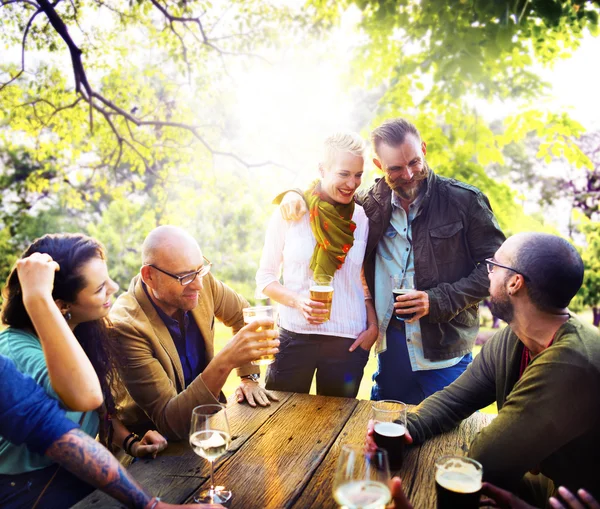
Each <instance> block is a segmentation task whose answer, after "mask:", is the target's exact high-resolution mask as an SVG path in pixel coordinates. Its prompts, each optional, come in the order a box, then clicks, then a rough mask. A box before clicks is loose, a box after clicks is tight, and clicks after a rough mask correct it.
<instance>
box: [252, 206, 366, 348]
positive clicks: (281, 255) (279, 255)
mask: <svg viewBox="0 0 600 509" xmlns="http://www.w3.org/2000/svg"><path fill="white" fill-rule="evenodd" d="M352 220H353V221H354V222H355V223H356V230H354V244H353V246H352V248H351V249H350V251H348V254H347V256H346V262H345V263H344V265H343V266H342V268H341V269H339V270H337V271H336V272H335V276H334V278H333V302H332V306H331V318H330V319H329V321H327V322H325V323H323V324H321V325H311V324H309V323H308V322H307V321H306V318H304V315H303V314H302V313H301V312H300V311H298V310H297V309H295V308H291V307H288V306H279V325H280V326H281V327H283V328H284V329H287V330H289V331H292V332H298V333H304V334H323V335H327V336H340V337H347V338H356V337H357V336H358V335H359V334H360V333H361V332H362V331H364V330H365V329H366V328H367V324H366V322H367V312H366V309H365V293H364V289H363V285H362V282H361V268H362V263H363V259H364V257H365V249H366V246H367V235H368V233H369V222H368V219H367V216H366V215H365V211H364V210H363V208H362V207H361V206H359V205H356V206H355V207H354V214H353V216H352ZM315 244H316V240H315V237H314V235H313V233H312V230H311V228H310V222H309V218H308V213H307V214H304V216H303V217H302V219H300V220H299V221H285V220H284V219H283V218H282V217H281V212H280V211H279V208H277V209H276V210H275V211H274V212H273V215H272V216H271V220H270V221H269V225H268V227H267V234H266V236H265V245H264V247H263V251H262V256H261V259H260V267H259V269H258V272H257V273H256V286H257V288H258V289H259V290H260V291H262V290H264V289H265V287H267V286H268V285H269V284H271V283H273V282H274V281H279V277H280V275H281V268H282V265H283V281H280V282H281V284H282V285H283V286H285V287H286V288H288V289H290V290H293V291H294V292H296V293H299V294H300V295H302V296H306V297H308V296H309V287H310V280H311V278H312V275H313V273H312V270H311V269H310V268H309V264H310V259H311V257H312V254H313V251H314V248H315Z"/></svg>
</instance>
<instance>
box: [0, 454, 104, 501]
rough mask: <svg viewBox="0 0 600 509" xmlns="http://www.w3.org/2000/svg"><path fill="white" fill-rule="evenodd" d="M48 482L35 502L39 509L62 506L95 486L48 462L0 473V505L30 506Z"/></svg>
mask: <svg viewBox="0 0 600 509" xmlns="http://www.w3.org/2000/svg"><path fill="white" fill-rule="evenodd" d="M55 473H56V475H55V476H54V474H55ZM52 476H54V478H53V477H52ZM50 480H51V481H50ZM48 483H50V484H49V485H48V488H46V491H44V494H43V495H42V497H41V498H40V501H39V503H38V505H37V507H38V508H39V509H66V508H67V507H71V506H72V505H75V504H76V503H77V502H79V501H80V500H81V499H83V498H84V497H86V496H88V495H89V494H90V493H91V492H92V491H94V489H95V488H94V487H93V486H91V485H89V484H87V483H85V482H83V481H82V480H80V479H78V478H77V477H75V476H74V475H73V474H71V473H70V472H68V471H67V470H65V469H64V468H61V467H59V466H58V465H51V466H49V467H46V468H42V469H41V470H34V471H32V472H25V473H23V474H16V475H0V507H2V509H22V508H29V507H32V506H33V504H34V503H35V501H36V500H37V498H38V497H39V496H40V493H41V492H42V491H43V490H44V488H45V487H46V485H47V484H48Z"/></svg>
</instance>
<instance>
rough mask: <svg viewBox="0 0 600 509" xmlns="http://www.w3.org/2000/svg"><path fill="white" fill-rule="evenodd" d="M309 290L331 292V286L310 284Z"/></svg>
mask: <svg viewBox="0 0 600 509" xmlns="http://www.w3.org/2000/svg"><path fill="white" fill-rule="evenodd" d="M310 291H311V292H333V286H311V287H310Z"/></svg>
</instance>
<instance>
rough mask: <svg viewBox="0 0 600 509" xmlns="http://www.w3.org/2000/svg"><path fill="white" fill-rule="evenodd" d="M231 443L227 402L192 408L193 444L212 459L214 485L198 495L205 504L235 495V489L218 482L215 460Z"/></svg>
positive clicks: (207, 457) (211, 477)
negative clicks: (233, 492) (226, 408)
mask: <svg viewBox="0 0 600 509" xmlns="http://www.w3.org/2000/svg"><path fill="white" fill-rule="evenodd" d="M230 443H231V433H230V431H229V422H228V421H227V412H226V410H225V407H224V406H223V405H217V404H214V405H200V406H197V407H196V408H194V410H192V424H191V426H190V445H191V446H192V449H193V450H194V452H195V453H196V454H197V455H198V456H201V457H202V458H204V459H206V460H208V461H209V463H210V489H208V490H204V491H201V492H200V493H197V494H196V495H194V501H195V502H197V503H205V504H223V503H225V502H227V501H228V500H229V499H230V498H231V491H229V490H226V489H225V488H224V487H223V486H216V487H215V482H214V462H215V460H216V459H218V458H220V457H221V456H222V455H223V454H225V452H226V451H227V449H228V448H229V444H230Z"/></svg>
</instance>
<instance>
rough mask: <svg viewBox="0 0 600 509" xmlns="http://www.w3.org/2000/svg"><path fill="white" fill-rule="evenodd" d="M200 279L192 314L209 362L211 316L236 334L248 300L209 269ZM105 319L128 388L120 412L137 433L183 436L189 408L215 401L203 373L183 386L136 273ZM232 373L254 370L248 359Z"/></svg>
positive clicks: (172, 347) (178, 367)
mask: <svg viewBox="0 0 600 509" xmlns="http://www.w3.org/2000/svg"><path fill="white" fill-rule="evenodd" d="M203 284H204V288H203V289H202V291H201V292H200V297H199V302H198V306H196V307H195V308H194V309H193V310H192V312H191V313H192V316H193V317H194V320H196V323H197V324H198V327H199V328H200V332H201V333H202V337H203V338H204V345H205V349H206V362H207V363H208V362H210V361H211V360H212V358H213V356H214V346H213V340H214V325H215V317H216V318H218V319H219V320H221V321H222V322H223V323H224V324H225V325H227V326H228V327H232V329H233V331H234V333H235V332H237V331H238V330H240V329H241V328H242V327H243V325H244V318H243V314H242V309H243V308H244V307H247V306H248V303H247V302H246V300H244V299H243V298H242V297H241V296H239V295H238V294H237V293H236V292H234V291H233V290H232V289H231V288H229V287H228V286H227V285H225V284H223V283H221V282H220V281H218V280H217V279H215V278H214V277H213V276H212V275H211V274H210V273H209V274H208V275H207V276H205V277H204V281H203ZM110 319H111V320H112V322H113V326H114V331H115V339H116V341H117V342H118V348H119V351H120V359H119V360H120V364H121V366H119V371H120V374H121V377H122V379H123V382H124V384H125V388H126V389H127V391H128V393H129V394H126V395H123V396H122V397H121V398H119V406H120V407H121V408H122V411H121V412H120V413H119V417H121V419H122V420H123V423H124V424H125V425H126V426H127V427H130V428H131V429H134V430H136V431H139V432H142V431H145V430H147V429H150V428H153V427H155V428H156V429H158V431H159V432H160V433H162V434H163V435H166V436H167V437H168V438H169V439H171V440H177V439H180V440H183V439H186V438H187V436H188V432H189V426H190V417H191V414H192V409H193V408H194V407H196V406H198V405H202V404H208V403H218V400H217V399H216V398H215V397H214V395H213V394H212V393H211V392H210V391H209V390H208V388H207V387H206V385H204V382H203V380H202V374H200V375H199V376H197V377H196V379H195V380H194V381H193V382H192V383H191V384H190V385H189V386H188V387H186V388H184V384H185V383H184V376H183V368H182V366H181V361H180V360H179V354H178V353H177V348H176V347H175V343H174V342H173V340H172V338H171V335H170V334H169V331H168V329H167V327H166V326H165V324H164V323H163V321H162V320H161V318H160V317H159V315H158V313H157V312H156V309H154V306H153V305H152V303H151V302H150V299H149V298H148V296H147V295H146V292H145V291H144V288H143V287H142V280H141V277H140V276H139V275H137V276H136V277H134V278H133V280H132V281H131V284H130V285H129V289H128V290H127V292H126V293H124V294H123V295H121V296H120V297H119V298H118V299H117V301H116V302H115V305H114V306H113V308H112V310H111V312H110ZM237 372H238V375H239V376H242V375H246V374H249V373H258V372H259V369H258V367H257V366H252V365H250V364H248V365H245V366H243V367H241V368H238V370H237ZM153 423H154V424H153Z"/></svg>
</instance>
